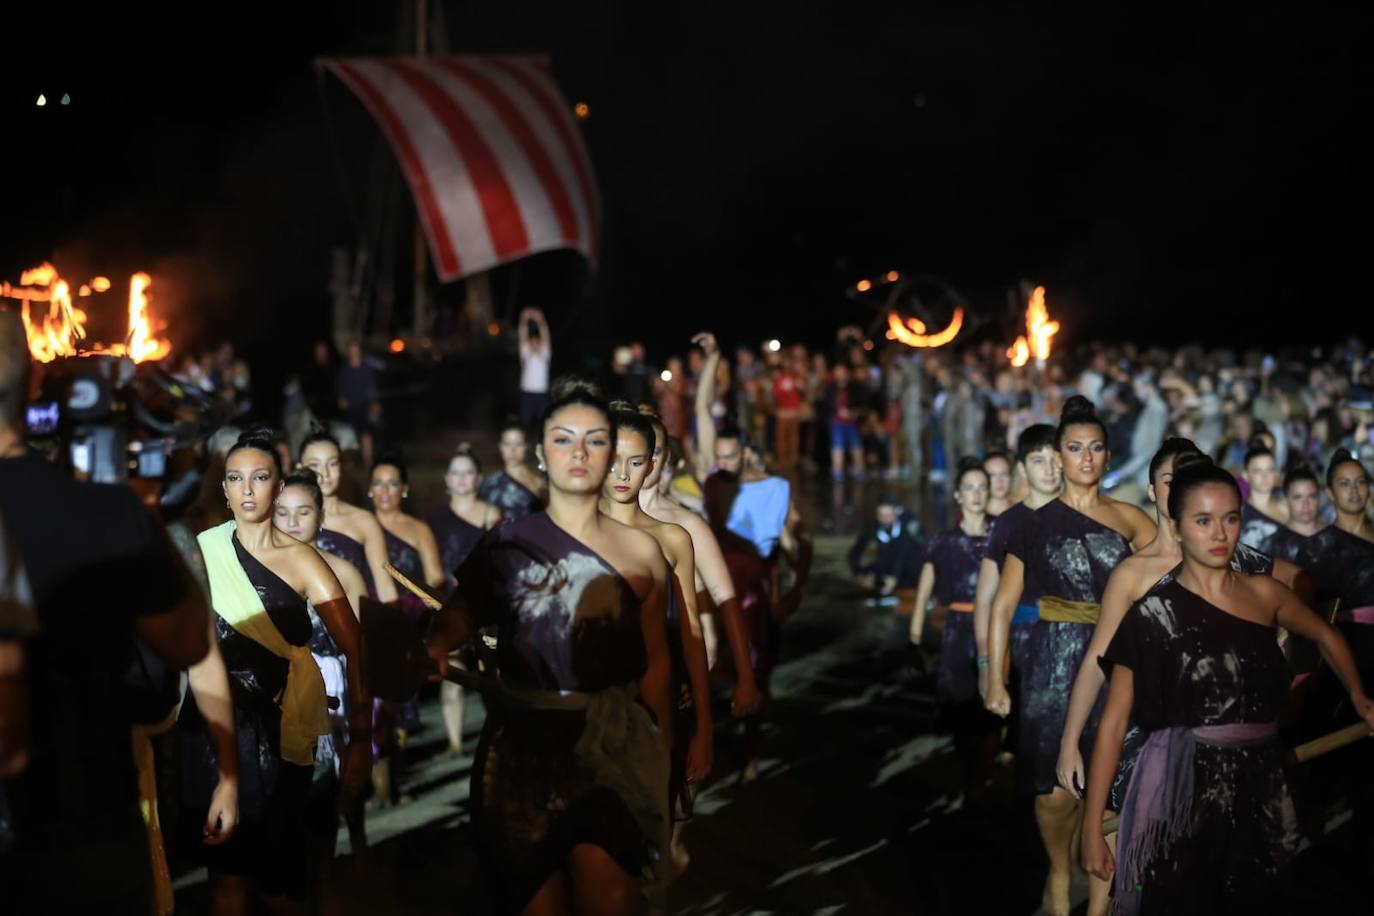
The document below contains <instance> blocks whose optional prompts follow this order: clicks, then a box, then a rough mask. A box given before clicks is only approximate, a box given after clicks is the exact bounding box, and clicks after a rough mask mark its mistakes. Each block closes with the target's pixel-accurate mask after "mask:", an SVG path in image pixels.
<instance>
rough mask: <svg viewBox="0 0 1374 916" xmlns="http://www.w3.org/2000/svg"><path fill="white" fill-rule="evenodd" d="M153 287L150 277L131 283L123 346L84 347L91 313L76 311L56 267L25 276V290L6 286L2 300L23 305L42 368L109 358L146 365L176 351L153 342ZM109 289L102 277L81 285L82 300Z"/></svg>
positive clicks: (22, 286)
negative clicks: (68, 359)
mask: <svg viewBox="0 0 1374 916" xmlns="http://www.w3.org/2000/svg"><path fill="white" fill-rule="evenodd" d="M152 282H153V280H152V277H150V276H148V275H147V274H146V273H136V274H134V275H133V277H132V278H131V279H130V280H129V331H128V334H127V336H126V337H125V338H124V342H123V343H119V344H115V345H113V346H110V347H106V346H104V345H103V344H100V343H96V344H94V345H93V346H90V347H82V346H79V344H80V342H81V341H83V340H85V339H86V319H87V316H86V313H85V312H84V311H82V310H81V309H79V308H75V307H73V305H72V291H71V285H70V284H69V283H68V282H67V281H66V280H63V279H62V278H61V276H60V275H59V274H58V272H57V268H55V267H53V266H52V265H51V264H48V263H44V264H41V265H39V266H38V267H35V268H33V269H31V270H26V271H24V272H23V274H21V275H20V280H19V286H11V285H10V284H9V283H3V284H0V296H3V297H5V298H9V299H18V300H21V301H22V302H23V307H22V308H21V309H20V318H21V320H22V321H23V322H24V333H25V334H26V335H27V337H28V339H29V353H30V354H31V355H32V356H33V358H34V359H36V360H38V361H39V362H44V363H49V362H52V361H53V360H54V359H56V358H57V357H59V356H81V355H85V354H95V353H104V354H109V355H112V356H127V357H129V359H131V360H133V361H134V362H136V363H141V362H145V361H147V360H156V359H162V357H164V356H166V355H167V354H168V353H169V352H170V351H171V349H172V344H171V342H170V341H168V340H164V339H160V338H157V337H154V336H153V332H154V330H155V329H154V327H153V322H152V319H151V317H150V316H149V313H148V287H149V286H150V285H151V284H152ZM109 288H110V281H109V280H108V279H107V278H105V277H96V278H94V279H93V280H91V281H90V282H89V283H83V284H81V285H80V286H79V287H78V295H80V296H89V295H90V294H91V292H92V291H94V292H105V291H106V290H108V289H109ZM36 302H46V303H48V307H47V313H46V314H42V315H35V311H36V309H35V308H34V303H36ZM156 330H161V327H158V328H157V329H156Z"/></svg>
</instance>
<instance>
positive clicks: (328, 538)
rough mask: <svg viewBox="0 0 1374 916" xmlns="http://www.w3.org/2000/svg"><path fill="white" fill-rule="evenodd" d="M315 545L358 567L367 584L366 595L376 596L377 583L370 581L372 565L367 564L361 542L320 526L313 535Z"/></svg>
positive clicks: (364, 582) (365, 551)
mask: <svg viewBox="0 0 1374 916" xmlns="http://www.w3.org/2000/svg"><path fill="white" fill-rule="evenodd" d="M315 546H316V547H318V548H319V549H320V550H323V551H324V552H325V553H332V554H333V555H334V556H336V557H339V558H340V559H343V560H347V561H348V562H350V563H352V564H353V565H354V566H356V567H358V572H360V573H362V574H363V584H365V585H366V586H367V593H368V595H370V596H372V597H373V598H376V597H377V585H376V583H375V582H373V581H372V567H371V566H369V565H368V562H367V550H366V549H364V548H363V545H362V544H359V543H358V542H357V541H355V540H353V539H352V538H351V537H349V536H348V535H346V534H341V533H339V532H337V531H330V530H329V529H328V528H321V529H320V530H319V533H318V534H316V535H315Z"/></svg>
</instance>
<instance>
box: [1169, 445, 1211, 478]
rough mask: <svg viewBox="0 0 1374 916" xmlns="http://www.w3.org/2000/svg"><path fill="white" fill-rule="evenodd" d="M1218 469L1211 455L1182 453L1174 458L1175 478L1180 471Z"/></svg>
mask: <svg viewBox="0 0 1374 916" xmlns="http://www.w3.org/2000/svg"><path fill="white" fill-rule="evenodd" d="M1211 467H1216V462H1215V461H1213V460H1212V456H1211V455H1204V454H1203V453H1202V452H1197V451H1193V452H1180V453H1179V454H1178V455H1177V456H1175V457H1174V476H1175V477H1177V476H1178V474H1179V472H1180V471H1184V470H1186V469H1188V468H1211Z"/></svg>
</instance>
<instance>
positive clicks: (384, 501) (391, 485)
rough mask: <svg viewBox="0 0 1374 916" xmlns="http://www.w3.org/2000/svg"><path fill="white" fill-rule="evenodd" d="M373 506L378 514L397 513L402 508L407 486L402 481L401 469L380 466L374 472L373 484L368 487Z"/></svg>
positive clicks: (393, 466) (386, 465)
mask: <svg viewBox="0 0 1374 916" xmlns="http://www.w3.org/2000/svg"><path fill="white" fill-rule="evenodd" d="M367 492H368V495H369V496H371V497H372V506H373V508H375V509H376V510H377V511H378V512H395V511H398V510H399V509H400V508H401V501H402V500H404V499H405V498H406V485H405V483H404V482H402V480H401V469H400V468H398V467H396V466H395V465H392V464H379V465H377V467H376V468H374V469H373V471H372V483H371V486H369V487H368V490H367Z"/></svg>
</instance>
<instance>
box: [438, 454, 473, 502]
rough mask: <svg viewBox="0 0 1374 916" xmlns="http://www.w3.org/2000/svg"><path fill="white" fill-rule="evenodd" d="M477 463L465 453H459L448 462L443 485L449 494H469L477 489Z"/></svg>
mask: <svg viewBox="0 0 1374 916" xmlns="http://www.w3.org/2000/svg"><path fill="white" fill-rule="evenodd" d="M477 477H478V474H477V463H476V462H475V461H473V460H472V459H471V458H469V457H468V456H467V455H459V456H458V457H456V458H454V459H453V460H452V461H450V462H449V463H448V471H447V472H446V473H445V474H444V485H445V486H447V487H448V493H449V495H450V496H471V495H472V494H473V493H474V492H476V490H477Z"/></svg>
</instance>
